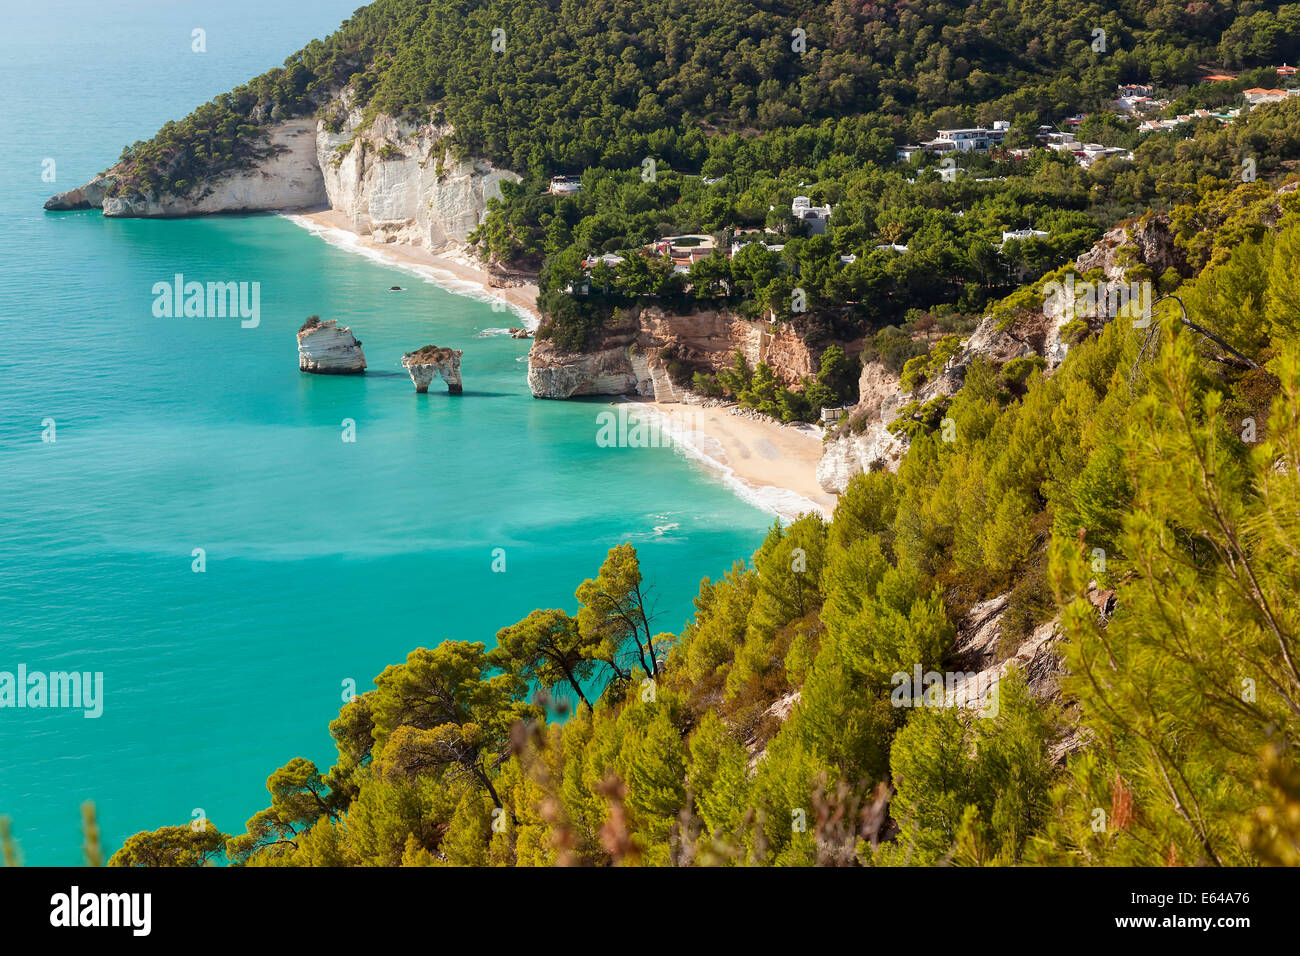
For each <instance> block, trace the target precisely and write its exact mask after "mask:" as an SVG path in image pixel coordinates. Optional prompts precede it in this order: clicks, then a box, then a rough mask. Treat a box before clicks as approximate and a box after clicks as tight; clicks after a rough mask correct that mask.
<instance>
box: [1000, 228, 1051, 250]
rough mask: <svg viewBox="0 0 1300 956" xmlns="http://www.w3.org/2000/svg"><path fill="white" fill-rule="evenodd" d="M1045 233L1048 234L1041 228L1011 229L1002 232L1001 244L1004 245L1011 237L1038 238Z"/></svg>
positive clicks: (1020, 238) (1019, 238) (1021, 238)
mask: <svg viewBox="0 0 1300 956" xmlns="http://www.w3.org/2000/svg"><path fill="white" fill-rule="evenodd" d="M1046 235H1049V234H1048V233H1046V232H1044V231H1043V230H1041V229H1013V230H1012V231H1011V232H1005V231H1004V232H1003V233H1002V244H1003V245H1005V244H1006V243H1008V242H1010V241H1011V240H1012V239H1017V240H1021V241H1023V240H1025V239H1038V238H1041V237H1042V236H1046ZM999 248H1000V247H999Z"/></svg>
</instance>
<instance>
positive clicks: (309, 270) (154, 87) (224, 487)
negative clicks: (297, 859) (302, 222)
mask: <svg viewBox="0 0 1300 956" xmlns="http://www.w3.org/2000/svg"><path fill="white" fill-rule="evenodd" d="M357 2H358V0H312V2H306V0H280V2H277V3H274V4H266V3H261V2H252V0H223V2H222V3H220V4H217V3H211V2H209V3H202V4H200V3H176V2H174V0H128V2H124V3H121V4H111V5H110V4H102V3H92V2H90V0H52V2H46V3H41V4H24V5H19V4H9V5H7V8H6V24H5V29H4V30H3V31H0V89H3V90H4V91H5V93H4V95H3V96H2V97H0V129H3V130H4V131H5V137H4V148H3V149H0V236H2V237H3V251H2V254H0V671H14V670H15V669H16V668H17V666H18V665H19V664H25V665H26V666H27V668H28V670H29V671H36V670H42V671H58V670H76V671H90V672H102V673H103V675H104V706H103V715H102V716H101V717H99V718H98V719H87V718H85V717H83V716H82V713H81V712H80V711H75V710H54V709H46V710H31V709H27V710H15V709H8V708H6V709H0V815H8V816H9V817H11V818H12V821H13V829H14V833H15V835H16V837H17V839H18V841H19V843H20V846H21V849H22V850H23V853H24V856H25V859H26V862H27V863H28V864H34V865H41V864H76V863H79V862H80V861H81V854H80V850H79V846H80V841H81V835H80V830H79V828H80V817H79V811H78V807H79V805H80V804H81V802H82V801H84V800H94V801H95V802H96V804H97V806H98V809H99V819H100V825H101V827H102V831H103V836H104V842H105V844H106V847H107V848H108V849H109V850H110V851H111V850H113V849H116V848H117V846H119V845H120V843H121V841H122V840H123V839H124V838H125V837H127V836H129V835H130V834H132V833H134V832H136V831H139V830H142V829H152V828H155V827H158V826H162V825H166V824H182V823H187V822H188V821H189V820H190V819H191V815H192V814H193V813H194V812H195V810H198V809H201V810H202V811H203V812H204V813H205V814H206V816H207V817H208V818H210V819H211V820H212V821H213V822H215V823H216V825H217V826H219V827H220V828H221V829H223V830H226V831H227V832H242V830H243V825H244V821H245V820H246V819H247V818H248V817H249V816H250V815H251V814H253V813H254V812H256V811H257V810H259V809H261V808H262V807H263V806H265V805H266V802H267V794H266V791H265V789H264V786H263V785H264V781H265V779H266V777H267V775H268V774H269V773H270V772H271V771H273V770H274V769H275V768H276V767H278V766H280V765H282V764H283V763H285V762H286V761H287V760H289V759H290V758H292V757H294V756H306V757H310V758H312V759H314V760H316V761H317V762H318V763H319V764H321V766H322V768H324V767H326V766H328V765H329V763H330V762H331V759H332V756H333V747H332V744H331V742H330V740H329V737H328V732H327V724H328V722H329V721H330V719H332V717H333V716H334V715H335V713H336V712H337V709H338V707H339V705H340V703H341V693H342V688H343V684H344V682H345V681H347V680H349V679H352V680H355V681H356V684H357V686H358V688H359V689H360V690H364V689H366V688H368V687H370V686H371V683H370V682H371V678H373V677H374V676H375V675H376V674H378V673H379V671H381V670H382V669H383V668H384V667H385V666H386V665H388V664H390V663H394V662H398V661H400V660H402V659H403V658H404V657H405V655H406V653H407V652H408V651H409V650H411V649H412V648H414V647H417V646H420V645H433V644H436V643H437V642H439V641H442V640H445V639H468V640H482V641H486V642H489V643H490V642H491V641H492V638H493V635H494V634H495V632H496V630H497V629H498V628H500V627H502V626H503V625H506V624H509V623H512V622H513V621H515V620H517V619H518V618H520V617H521V616H523V615H524V614H525V613H527V611H529V610H530V609H532V608H535V607H553V606H559V607H564V608H567V609H569V610H573V608H574V600H573V591H574V589H575V587H576V586H577V585H578V583H579V582H580V581H581V580H582V578H584V577H587V576H590V575H592V574H594V573H595V571H596V568H597V567H598V566H599V564H600V562H601V560H602V559H603V556H604V553H605V551H606V550H607V549H608V548H609V547H611V546H613V545H614V544H617V543H619V542H622V541H631V542H632V543H633V544H635V545H636V547H637V548H638V551H639V553H640V555H641V559H642V567H643V571H644V572H645V575H646V577H647V579H648V580H649V581H650V582H652V583H653V584H654V585H655V594H656V596H657V598H658V608H659V611H660V617H659V619H658V621H657V622H656V624H657V626H658V627H659V628H660V629H663V630H672V631H678V630H679V629H680V628H681V626H682V625H683V624H684V623H685V621H686V620H687V619H688V617H689V615H690V613H691V598H692V597H693V596H694V594H695V591H696V588H697V586H698V582H699V580H700V578H701V577H703V576H704V575H711V576H716V575H719V574H721V573H722V572H724V571H725V570H726V569H727V568H729V567H730V565H731V563H732V561H733V560H735V559H736V558H739V557H743V556H747V555H748V554H750V553H751V552H752V551H753V549H754V548H755V547H756V546H757V545H758V543H759V542H760V540H761V537H762V534H763V531H764V529H765V528H766V527H767V526H769V525H770V523H771V521H772V516H771V515H769V514H766V513H764V512H763V511H760V510H759V509H758V508H756V507H753V506H751V505H750V504H747V503H745V502H744V501H742V500H741V499H740V498H738V497H736V496H735V495H734V494H733V493H732V492H731V491H729V490H728V489H727V488H726V487H724V486H723V485H722V484H721V483H720V482H718V481H717V480H715V479H714V478H713V477H711V476H710V475H709V474H708V473H706V472H705V471H704V470H702V468H701V467H700V466H698V465H696V464H694V463H692V462H690V461H689V460H687V459H686V458H684V457H683V456H682V455H680V454H679V453H678V452H675V451H673V450H671V449H665V448H625V449H610V448H600V447H597V444H596V441H595V436H596V432H597V422H596V415H597V414H598V413H599V412H600V411H602V410H604V409H605V408H606V407H607V406H606V405H605V403H604V402H573V403H561V402H542V401H534V400H533V399H532V398H530V396H529V394H528V389H527V386H526V383H525V379H524V375H525V370H526V366H525V364H524V361H523V357H524V356H525V355H526V353H527V348H528V342H526V341H515V340H512V339H510V338H508V337H505V336H501V335H490V336H487V337H480V333H482V332H483V331H484V330H487V329H499V328H501V327H502V326H506V325H510V324H518V320H517V319H516V318H515V317H514V316H513V315H508V314H505V315H503V314H501V313H496V312H493V311H492V310H491V308H489V306H488V305H486V304H484V303H483V302H480V301H475V300H474V299H471V298H466V297H463V296H457V295H453V294H451V293H449V292H447V291H445V290H444V289H442V288H440V287H438V286H436V285H434V284H432V283H430V282H427V281H425V280H422V279H420V278H418V277H416V276H413V275H411V274H408V273H404V272H402V271H399V270H397V269H395V268H390V267H386V266H383V265H381V264H377V263H376V262H373V261H371V260H368V259H366V258H364V257H362V256H359V255H356V254H353V253H350V252H347V251H345V250H343V249H340V248H336V247H334V246H331V245H329V244H327V243H326V242H324V241H323V240H322V239H320V238H318V237H317V236H314V235H312V234H310V233H309V232H307V231H306V230H304V229H301V228H299V227H298V226H296V225H294V224H293V223H291V222H290V221H288V220H286V219H284V218H281V217H277V216H269V215H268V216H250V217H221V218H210V219H199V220H184V221H169V222H157V221H112V220H105V219H103V218H102V217H101V216H100V215H99V214H98V212H85V213H62V214H50V213H45V212H44V211H42V209H41V203H42V202H43V201H44V199H45V198H46V197H47V196H49V195H50V194H52V193H54V192H57V191H60V190H64V189H69V188H72V187H74V186H78V185H80V184H82V183H83V182H85V181H86V180H87V179H89V178H90V177H91V176H92V175H94V174H95V173H96V172H99V171H100V170H102V169H104V168H105V167H107V166H108V165H110V164H111V163H112V161H113V160H114V159H115V158H116V157H117V155H118V153H119V152H120V150H121V148H122V147H123V146H124V145H125V144H127V143H130V142H133V141H135V140H137V139H143V138H146V137H148V136H149V135H151V134H152V132H153V131H154V130H156V129H157V127H159V126H160V125H161V124H162V123H164V122H166V121H167V120H169V119H178V118H180V117H181V116H183V115H184V114H185V113H187V112H189V110H190V109H192V108H193V107H195V106H196V105H198V104H199V103H201V102H203V101H205V100H207V99H209V98H211V97H212V96H214V95H216V94H218V93H220V92H223V91H225V90H227V89H229V88H231V87H232V86H234V85H236V84H237V83H240V82H243V81H244V80H246V79H248V78H249V77H251V76H253V75H255V74H257V73H259V72H262V71H263V70H265V69H266V68H268V67H270V66H272V65H275V64H278V63H280V62H282V61H283V59H284V57H285V56H287V55H288V54H290V53H291V52H293V51H294V50H296V49H298V48H299V47H301V46H302V45H303V44H305V43H306V42H307V41H308V40H310V39H312V38H313V37H316V36H322V35H324V34H326V33H328V32H329V31H330V30H332V29H333V28H334V27H335V26H337V24H338V23H339V22H340V21H341V20H342V19H343V18H344V17H346V16H347V15H348V14H349V13H351V11H352V10H353V9H354V7H355V6H356V5H357ZM195 28H201V29H204V30H206V39H207V50H208V52H207V53H204V54H196V53H193V52H191V36H192V30H194V29H195ZM46 160H53V161H54V164H55V166H54V168H55V175H56V181H55V182H53V183H50V182H46V181H43V179H42V171H43V169H45V168H48V164H47V163H46ZM176 273H183V274H184V275H185V276H186V278H187V279H191V280H197V281H204V282H207V281H236V282H240V281H246V282H259V283H260V288H261V322H260V325H258V327H256V328H241V326H240V323H239V321H238V319H230V318H227V319H165V318H163V319H160V318H155V317H154V315H153V311H152V305H153V301H154V295H153V292H152V288H153V285H154V283H156V282H160V281H162V282H170V281H171V279H172V276H173V275H174V274H176ZM392 285H401V286H403V287H405V288H406V289H407V291H405V292H401V293H390V292H388V291H387V290H388V288H389V287H390V286H392ZM311 313H319V314H320V315H321V316H322V317H323V318H336V319H339V320H340V322H341V324H350V325H352V327H353V328H354V330H355V331H356V333H357V335H358V336H359V338H360V339H361V340H362V341H363V342H364V348H365V352H366V356H367V359H368V361H369V364H370V370H369V373H368V374H367V375H366V376H365V377H314V376H307V375H302V374H300V373H299V372H298V370H297V356H296V345H295V338H294V333H295V332H296V330H297V328H298V326H299V324H300V323H301V322H302V320H303V318H304V317H305V316H307V315H308V314H311ZM429 343H434V344H437V345H442V346H452V347H455V348H459V349H464V350H465V358H464V366H463V368H464V375H465V393H464V395H462V396H459V397H454V396H449V395H447V393H446V391H445V389H443V387H442V385H441V383H435V384H434V386H433V389H432V390H431V392H430V394H428V395H427V396H417V395H416V394H415V392H414V390H413V388H412V386H411V383H410V380H409V379H408V378H407V377H406V374H405V372H404V371H403V370H402V369H401V367H400V364H399V358H400V355H401V354H402V352H404V351H408V350H410V349H413V348H416V347H418V346H422V345H425V344H429ZM344 419H352V420H354V421H355V422H356V441H355V442H353V443H346V442H344V441H342V440H341V436H342V424H341V423H342V421H343V420H344ZM47 420H53V423H54V431H53V437H54V438H55V441H53V442H49V441H43V440H42V438H43V435H46V434H48V433H49V426H48V424H43V423H46V422H47ZM197 548H202V549H204V552H205V553H206V571H205V572H203V573H195V572H194V571H193V570H192V562H193V561H194V558H193V557H192V554H193V552H194V549H197ZM498 548H500V549H504V553H505V561H506V570H505V572H504V573H495V572H493V570H492V562H493V551H494V549H498Z"/></svg>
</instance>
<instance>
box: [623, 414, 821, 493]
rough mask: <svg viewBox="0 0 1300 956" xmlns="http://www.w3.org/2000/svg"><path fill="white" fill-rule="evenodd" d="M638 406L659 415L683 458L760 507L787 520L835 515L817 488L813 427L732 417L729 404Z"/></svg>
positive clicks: (817, 441) (817, 436) (818, 444)
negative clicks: (691, 457) (812, 513)
mask: <svg viewBox="0 0 1300 956" xmlns="http://www.w3.org/2000/svg"><path fill="white" fill-rule="evenodd" d="M638 404H642V405H643V406H644V407H646V408H651V409H654V410H655V412H656V413H658V414H659V415H661V416H663V417H664V419H665V420H666V421H667V423H668V428H669V430H670V432H671V433H672V435H673V437H674V440H675V441H677V442H678V443H679V445H680V444H682V443H685V444H686V445H687V446H688V447H687V448H685V449H684V450H685V451H687V453H688V454H690V453H694V455H695V457H697V458H699V459H700V460H701V461H702V462H703V463H704V464H705V466H706V467H709V468H711V469H713V470H715V471H717V472H719V473H721V476H722V477H723V479H724V480H725V481H727V483H728V484H731V485H732V486H733V487H734V488H735V490H737V491H738V492H739V493H741V494H742V495H743V496H744V497H746V498H749V499H750V500H751V501H753V502H754V503H755V504H757V505H759V506H760V507H763V508H766V509H767V510H769V511H772V512H773V513H775V514H778V515H780V516H781V517H783V518H786V519H792V518H796V517H798V516H799V515H801V514H804V513H805V512H808V511H820V512H821V513H822V514H824V515H827V516H829V515H830V514H831V512H832V511H834V510H835V500H836V499H835V496H834V495H830V494H827V493H826V492H825V491H823V490H822V487H821V485H819V484H818V483H817V462H818V461H820V460H821V456H822V440H821V432H820V430H819V429H818V428H816V427H815V426H811V425H805V426H795V425H782V424H780V423H779V422H774V421H764V420H760V419H755V418H750V417H748V416H747V415H736V414H732V409H734V408H735V406H733V405H712V406H700V405H685V404H677V403H665V402H644V403H638Z"/></svg>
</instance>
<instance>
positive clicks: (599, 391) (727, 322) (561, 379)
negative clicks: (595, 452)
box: [528, 306, 816, 402]
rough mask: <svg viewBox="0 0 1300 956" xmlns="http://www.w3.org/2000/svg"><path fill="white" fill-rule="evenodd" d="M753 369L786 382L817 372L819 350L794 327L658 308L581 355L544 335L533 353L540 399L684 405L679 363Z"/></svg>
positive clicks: (630, 318) (632, 315)
mask: <svg viewBox="0 0 1300 956" xmlns="http://www.w3.org/2000/svg"><path fill="white" fill-rule="evenodd" d="M737 351H739V352H740V353H741V354H742V355H744V356H745V359H746V361H748V362H749V364H750V366H751V367H753V366H756V365H757V364H758V363H759V362H765V363H766V364H768V365H769V366H771V368H772V369H773V371H774V372H775V373H776V375H777V377H778V378H780V379H781V380H782V381H784V382H785V383H786V384H788V385H794V384H797V383H798V382H799V380H800V379H801V378H804V377H806V376H810V375H812V374H813V370H814V368H815V366H816V359H815V358H814V353H813V350H812V349H810V348H809V346H808V345H807V343H805V342H804V341H803V340H802V339H801V338H800V337H799V336H798V334H796V333H795V332H794V331H793V330H791V329H789V328H784V327H783V328H781V329H778V330H777V331H776V332H773V331H772V330H771V328H770V325H769V323H767V322H762V321H755V320H750V319H745V318H742V317H741V316H738V315H736V314H735V313H733V312H729V311H727V310H725V309H724V310H713V309H703V310H700V311H698V312H692V313H689V314H685V315H683V314H677V313H671V312H665V311H664V310H663V309H661V308H659V307H658V306H646V307H643V308H640V309H630V310H624V311H622V312H620V313H618V314H617V315H616V317H615V320H614V321H613V322H612V323H610V325H609V326H608V327H607V328H606V329H605V330H604V332H603V334H602V337H601V340H600V342H599V343H597V344H596V345H595V346H594V347H593V348H591V349H588V350H587V351H583V352H562V351H560V350H559V349H557V348H555V346H554V345H552V344H551V343H550V341H548V340H546V339H543V338H539V339H537V340H536V341H534V342H533V347H532V349H531V351H530V352H529V354H528V386H529V388H530V389H531V390H532V393H533V396H534V397H535V398H561V399H562V398H573V397H574V396H577V395H636V396H640V397H644V398H654V399H655V400H656V401H668V402H672V401H681V400H683V399H684V398H685V396H684V394H683V392H682V390H681V389H680V388H678V387H677V386H675V385H673V383H672V381H671V380H670V378H669V375H668V360H667V359H666V358H665V357H664V355H665V354H671V355H672V356H674V358H675V359H676V360H677V361H681V362H686V363H688V364H690V365H693V366H695V367H697V368H707V369H711V370H713V371H718V370H720V369H723V368H728V367H730V366H731V364H732V361H733V359H734V356H735V353H736V352H737Z"/></svg>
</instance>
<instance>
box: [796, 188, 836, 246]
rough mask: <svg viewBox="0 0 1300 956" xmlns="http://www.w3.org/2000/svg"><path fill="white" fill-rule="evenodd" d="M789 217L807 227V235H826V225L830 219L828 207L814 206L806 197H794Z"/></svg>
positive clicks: (829, 208)
mask: <svg viewBox="0 0 1300 956" xmlns="http://www.w3.org/2000/svg"><path fill="white" fill-rule="evenodd" d="M790 215H791V216H793V217H794V218H795V219H798V220H800V221H801V222H803V223H805V224H806V225H807V226H808V235H810V236H824V235H826V223H827V222H828V221H829V220H830V218H831V207H830V206H814V205H813V204H812V200H811V199H809V198H808V197H807V196H795V197H794V202H792V203H791V204H790Z"/></svg>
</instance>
